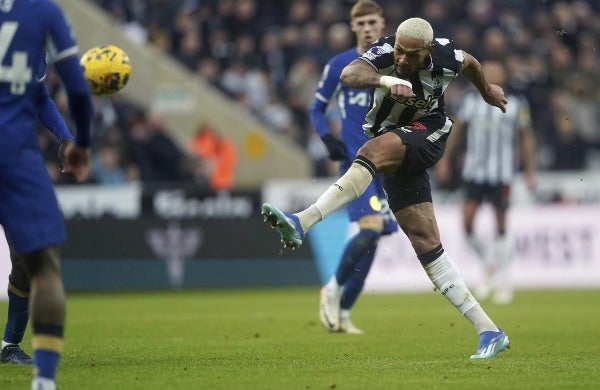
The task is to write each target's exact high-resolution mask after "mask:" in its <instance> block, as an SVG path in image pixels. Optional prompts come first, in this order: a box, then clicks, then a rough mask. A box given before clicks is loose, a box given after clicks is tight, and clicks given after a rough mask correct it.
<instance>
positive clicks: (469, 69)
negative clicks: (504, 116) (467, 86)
mask: <svg viewBox="0 0 600 390" xmlns="http://www.w3.org/2000/svg"><path fill="white" fill-rule="evenodd" d="M463 53H464V56H465V60H464V61H463V64H462V67H461V68H460V74H462V75H463V76H464V77H465V78H466V79H467V80H469V81H470V82H471V84H473V85H474V86H475V88H477V90H478V91H479V93H480V94H481V97H482V98H483V100H485V102H486V103H487V104H489V105H491V106H494V107H498V108H499V109H500V110H502V112H506V104H507V103H508V101H507V100H506V97H505V96H504V90H503V89H502V87H500V86H499V85H496V84H490V83H488V82H487V80H486V79H485V75H484V74H483V71H482V69H481V64H480V63H479V61H478V60H477V59H476V58H475V57H473V56H472V55H470V54H469V53H467V52H465V51H463Z"/></svg>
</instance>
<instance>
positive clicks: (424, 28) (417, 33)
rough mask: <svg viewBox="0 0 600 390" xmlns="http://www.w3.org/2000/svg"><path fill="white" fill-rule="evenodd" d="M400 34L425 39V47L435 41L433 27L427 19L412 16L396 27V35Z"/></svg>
mask: <svg viewBox="0 0 600 390" xmlns="http://www.w3.org/2000/svg"><path fill="white" fill-rule="evenodd" d="M398 35H404V36H407V37H410V38H414V39H419V40H421V41H423V47H427V46H429V45H431V42H432V41H433V27H431V24H429V22H428V21H426V20H425V19H421V18H410V19H406V20H405V21H404V22H402V23H400V25H399V26H398V28H397V29H396V36H398Z"/></svg>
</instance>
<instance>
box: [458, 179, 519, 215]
mask: <svg viewBox="0 0 600 390" xmlns="http://www.w3.org/2000/svg"><path fill="white" fill-rule="evenodd" d="M465 198H466V199H467V200H471V201H474V202H477V203H483V202H489V203H490V204H491V205H492V206H494V208H496V209H500V210H506V209H508V205H509V200H510V186H509V185H506V184H480V183H475V182H472V181H467V182H465Z"/></svg>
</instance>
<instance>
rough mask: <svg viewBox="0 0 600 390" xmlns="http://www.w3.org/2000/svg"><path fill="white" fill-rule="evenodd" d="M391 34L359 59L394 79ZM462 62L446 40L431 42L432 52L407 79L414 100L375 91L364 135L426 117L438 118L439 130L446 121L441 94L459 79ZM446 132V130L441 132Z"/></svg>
mask: <svg viewBox="0 0 600 390" xmlns="http://www.w3.org/2000/svg"><path fill="white" fill-rule="evenodd" d="M395 40H396V37H395V36H394V35H392V36H389V37H385V38H381V39H380V40H378V41H377V42H376V43H375V44H374V45H373V46H372V47H371V49H369V50H368V51H367V52H365V53H364V54H363V55H362V56H361V57H359V58H360V59H361V60H364V61H366V62H367V63H368V64H370V65H371V66H373V68H375V70H376V71H377V72H378V73H379V74H382V75H390V76H396V73H395V64H394V44H395ZM463 61H464V54H463V52H462V50H459V49H456V48H455V47H454V43H453V42H452V41H450V40H449V39H446V38H436V39H434V40H433V51H432V53H431V56H430V57H429V60H428V61H427V63H426V64H425V65H424V66H423V68H422V69H421V70H420V71H419V72H416V73H414V74H413V75H412V76H411V78H410V79H409V80H408V81H410V82H411V83H412V90H413V92H414V94H415V96H414V97H412V98H408V99H395V98H393V97H392V96H390V93H389V89H387V88H384V87H378V88H375V92H374V98H373V105H372V107H371V110H370V111H369V112H368V114H367V116H366V118H365V122H364V124H363V130H364V132H365V133H366V134H367V135H368V136H370V137H373V136H375V135H377V134H378V133H379V132H380V131H381V130H383V129H385V128H387V127H398V126H405V125H407V124H409V123H410V122H412V121H415V120H417V119H420V118H423V117H425V116H439V117H440V128H441V127H442V126H443V124H444V122H445V120H446V114H445V112H444V91H445V90H446V87H448V85H449V84H450V82H451V81H452V80H454V79H455V78H456V77H457V76H458V72H459V70H460V67H461V66H462V63H463ZM444 131H445V132H448V131H449V129H448V128H447V127H446V129H445V130H444Z"/></svg>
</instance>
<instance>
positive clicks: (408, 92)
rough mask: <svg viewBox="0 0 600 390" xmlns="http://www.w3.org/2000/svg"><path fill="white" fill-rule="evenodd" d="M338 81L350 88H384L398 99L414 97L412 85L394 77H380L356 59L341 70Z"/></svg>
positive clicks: (368, 66) (364, 63)
mask: <svg viewBox="0 0 600 390" xmlns="http://www.w3.org/2000/svg"><path fill="white" fill-rule="evenodd" d="M340 81H341V82H342V83H344V84H345V85H347V86H349V87H351V88H358V89H360V88H377V87H384V88H388V89H389V90H390V94H392V95H393V96H396V97H400V98H409V97H411V96H414V94H413V91H412V84H411V83H410V82H409V81H406V80H403V79H401V78H398V77H394V76H382V75H380V74H379V73H378V72H377V71H376V70H375V69H373V67H372V66H371V65H369V64H367V63H366V62H365V61H363V60H361V59H356V60H354V61H352V62H351V63H349V64H348V65H346V67H345V68H344V70H342V75H341V76H340Z"/></svg>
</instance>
